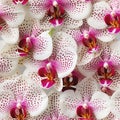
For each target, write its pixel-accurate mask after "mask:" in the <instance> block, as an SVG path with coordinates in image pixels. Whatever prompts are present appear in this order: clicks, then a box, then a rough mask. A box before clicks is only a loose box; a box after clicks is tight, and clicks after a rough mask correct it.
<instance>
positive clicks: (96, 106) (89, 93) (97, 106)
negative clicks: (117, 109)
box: [60, 78, 110, 120]
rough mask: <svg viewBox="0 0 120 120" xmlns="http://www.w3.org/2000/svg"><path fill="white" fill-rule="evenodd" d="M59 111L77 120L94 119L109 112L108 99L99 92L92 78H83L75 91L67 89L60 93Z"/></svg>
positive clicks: (103, 116) (100, 117) (102, 116)
mask: <svg viewBox="0 0 120 120" xmlns="http://www.w3.org/2000/svg"><path fill="white" fill-rule="evenodd" d="M60 109H61V113H62V114H64V115H67V116H69V117H70V118H77V120H84V119H85V120H96V119H102V118H105V117H106V116H107V115H108V114H109V113H110V99H109V96H108V95H106V94H105V93H102V92H99V87H98V86H97V82H96V81H95V80H94V79H93V78H85V79H83V80H82V81H81V82H80V84H79V85H78V86H77V89H76V91H75V92H74V91H71V90H67V91H65V92H63V93H62V94H61V95H60Z"/></svg>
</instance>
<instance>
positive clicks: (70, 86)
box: [62, 69, 84, 92]
mask: <svg viewBox="0 0 120 120" xmlns="http://www.w3.org/2000/svg"><path fill="white" fill-rule="evenodd" d="M83 78H84V76H83V75H82V74H81V73H80V72H79V71H78V70H77V69H75V70H73V71H72V72H71V73H70V75H68V76H66V77H64V78H63V79H62V80H63V89H62V91H63V92H64V91H66V90H73V91H75V90H76V85H77V84H78V82H80V81H81V80H82V79H83Z"/></svg>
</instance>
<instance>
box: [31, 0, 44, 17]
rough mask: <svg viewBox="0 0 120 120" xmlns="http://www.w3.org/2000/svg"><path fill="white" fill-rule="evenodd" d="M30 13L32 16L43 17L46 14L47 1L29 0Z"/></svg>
mask: <svg viewBox="0 0 120 120" xmlns="http://www.w3.org/2000/svg"><path fill="white" fill-rule="evenodd" d="M29 3H30V14H31V15H32V17H34V18H37V19H42V18H43V17H44V15H45V12H46V9H45V1H44V0H29Z"/></svg>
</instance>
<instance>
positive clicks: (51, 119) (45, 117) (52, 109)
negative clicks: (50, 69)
mask: <svg viewBox="0 0 120 120" xmlns="http://www.w3.org/2000/svg"><path fill="white" fill-rule="evenodd" d="M48 100H49V103H48V108H47V109H46V111H44V112H43V114H41V115H39V116H38V117H36V120H40V119H41V120H69V117H67V116H65V115H63V114H61V113H60V106H59V105H60V104H59V103H60V93H58V92H53V91H52V92H50V93H49V95H48Z"/></svg>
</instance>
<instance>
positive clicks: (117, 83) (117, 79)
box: [109, 72, 120, 91]
mask: <svg viewBox="0 0 120 120" xmlns="http://www.w3.org/2000/svg"><path fill="white" fill-rule="evenodd" d="M111 79H112V80H113V82H112V84H110V86H109V88H110V89H111V90H113V91H116V90H118V89H119V87H120V73H119V72H115V75H114V76H113V77H111Z"/></svg>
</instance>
